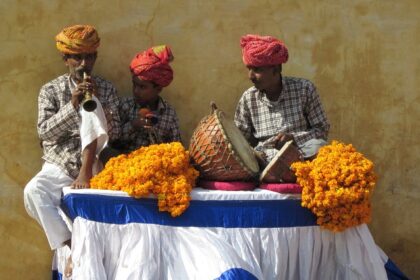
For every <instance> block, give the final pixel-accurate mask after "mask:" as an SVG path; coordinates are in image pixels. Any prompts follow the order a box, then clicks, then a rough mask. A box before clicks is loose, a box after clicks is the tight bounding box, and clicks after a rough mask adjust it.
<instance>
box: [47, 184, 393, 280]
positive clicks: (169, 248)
mask: <svg viewBox="0 0 420 280" xmlns="http://www.w3.org/2000/svg"><path fill="white" fill-rule="evenodd" d="M192 198H193V200H192V201H191V205H190V207H189V208H188V210H187V211H186V212H185V213H184V214H183V215H181V216H180V217H177V218H172V217H170V215H169V214H167V213H166V212H158V208H157V202H156V200H155V199H153V198H148V199H140V200H135V199H133V198H130V197H128V195H127V194H126V193H124V192H113V191H101V190H72V189H65V190H64V199H63V206H64V207H65V208H67V211H66V212H67V214H68V215H69V216H70V218H71V219H72V220H73V237H72V258H73V263H74V269H73V279H98V280H103V279H121V280H123V279H124V280H126V279H200V280H201V279H340V280H341V279H352V280H353V279H388V276H387V272H386V270H385V265H386V264H387V262H388V257H387V256H386V255H385V254H384V253H383V252H382V250H381V249H380V248H378V247H377V246H376V244H375V242H374V240H373V238H372V236H371V234H370V232H369V229H368V228H367V226H366V225H361V226H358V227H354V228H350V229H347V230H346V231H344V232H342V233H332V232H330V231H327V230H322V229H321V228H320V227H319V226H317V225H316V224H315V217H314V216H313V215H312V213H310V211H309V210H307V209H305V208H302V207H300V196H299V195H287V194H286V195H281V194H278V193H274V192H270V191H266V190H260V189H257V190H255V191H252V192H250V191H239V192H226V191H208V190H204V189H200V188H196V189H194V190H193V192H192ZM68 254H69V252H66V250H65V249H63V250H58V251H57V254H56V259H55V262H54V264H53V266H55V267H54V268H53V269H56V270H57V271H58V274H59V275H61V273H62V271H63V270H64V262H65V258H66V255H68ZM62 277H63V276H62ZM63 279H65V278H64V277H63Z"/></svg>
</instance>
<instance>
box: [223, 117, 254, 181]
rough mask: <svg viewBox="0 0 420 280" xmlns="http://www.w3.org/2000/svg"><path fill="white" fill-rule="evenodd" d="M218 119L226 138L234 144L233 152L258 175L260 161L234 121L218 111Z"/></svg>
mask: <svg viewBox="0 0 420 280" xmlns="http://www.w3.org/2000/svg"><path fill="white" fill-rule="evenodd" d="M217 117H218V119H219V121H220V124H221V125H222V131H223V133H224V134H225V136H226V138H227V139H228V140H229V142H230V143H231V144H232V150H233V152H234V153H235V154H236V155H237V156H238V157H239V158H240V159H241V160H242V162H243V163H244V164H245V167H247V168H248V169H249V170H250V171H251V172H252V173H254V174H256V173H258V171H259V170H260V167H259V165H258V161H257V159H256V158H255V155H254V151H253V150H252V148H251V146H250V145H249V143H248V141H246V139H245V137H244V136H243V135H242V132H241V131H240V130H239V128H237V127H236V126H235V124H234V123H233V121H231V120H228V119H226V118H225V116H224V114H223V112H222V111H218V113H217Z"/></svg>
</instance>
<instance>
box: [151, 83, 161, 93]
mask: <svg viewBox="0 0 420 280" xmlns="http://www.w3.org/2000/svg"><path fill="white" fill-rule="evenodd" d="M153 86H154V87H155V89H156V90H157V91H158V92H159V93H160V92H161V91H162V86H160V85H158V84H156V83H155V82H153Z"/></svg>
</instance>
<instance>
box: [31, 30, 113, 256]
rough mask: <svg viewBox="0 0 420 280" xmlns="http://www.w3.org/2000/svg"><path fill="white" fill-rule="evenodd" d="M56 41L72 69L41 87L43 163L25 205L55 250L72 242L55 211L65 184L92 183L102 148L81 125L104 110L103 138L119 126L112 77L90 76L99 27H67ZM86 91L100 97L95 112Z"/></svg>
mask: <svg viewBox="0 0 420 280" xmlns="http://www.w3.org/2000/svg"><path fill="white" fill-rule="evenodd" d="M55 41H56V42H55V43H56V46H57V49H58V50H59V51H60V52H61V54H62V58H63V60H64V63H65V65H66V66H67V67H68V73H66V74H64V75H61V76H59V77H57V78H55V79H53V80H52V81H50V82H48V83H47V84H45V85H44V86H42V88H41V90H40V93H39V97H38V111H39V112H38V126H37V128H38V134H39V138H40V140H41V145H42V148H43V157H42V158H43V160H44V163H43V166H42V170H41V171H40V172H39V173H38V174H37V175H35V177H33V178H32V180H31V181H30V182H29V183H28V184H27V185H26V187H25V190H24V203H25V208H26V210H27V212H28V214H29V215H30V216H32V217H33V218H34V219H35V220H37V221H38V223H39V224H40V225H41V226H42V228H43V229H44V231H45V233H46V236H47V239H48V242H49V245H50V247H51V249H58V248H61V247H63V246H64V245H70V241H71V232H70V231H69V229H68V228H67V225H66V223H65V222H64V220H63V219H62V218H61V216H60V214H59V213H58V210H57V206H58V205H60V199H61V193H62V188H63V187H68V186H71V185H72V186H73V187H75V188H85V187H89V180H90V178H91V177H92V175H93V174H92V173H93V170H92V169H93V163H94V161H95V160H96V158H95V156H96V153H97V151H98V149H100V147H101V145H100V144H99V142H98V141H97V139H98V138H95V137H96V134H95V135H94V133H93V132H92V131H90V133H91V136H92V137H91V140H88V141H84V140H85V139H86V138H84V133H83V129H81V128H82V127H83V126H84V124H86V120H87V119H92V120H93V119H94V117H92V116H94V115H95V116H97V114H99V113H100V114H101V119H100V124H101V128H103V130H101V133H102V134H101V136H104V137H103V138H101V139H109V141H112V140H115V139H116V138H118V136H119V129H120V123H119V117H118V96H117V92H116V89H115V87H114V86H113V85H112V84H111V83H110V82H109V81H106V80H105V79H103V78H101V77H98V76H92V75H91V74H92V70H93V67H94V65H95V62H96V57H97V48H98V47H99V42H100V39H99V36H98V33H97V31H96V30H95V28H94V27H93V26H90V25H74V26H69V27H66V28H64V29H63V30H62V31H61V32H60V33H59V34H58V35H57V36H56V37H55ZM85 76H87V77H85ZM87 92H90V93H92V94H93V97H92V98H93V99H95V100H96V104H97V107H96V109H94V111H93V112H85V111H84V110H83V106H82V100H83V98H84V96H85V95H86V93H87ZM101 105H106V106H103V107H102V106H101ZM104 112H105V113H104ZM85 113H86V114H87V115H88V117H86V118H85V117H84V116H86V114H85ZM105 116H106V117H105ZM95 120H97V119H95ZM95 124H98V123H95ZM98 127H99V126H98ZM95 131H96V130H95ZM101 143H106V140H104V141H101Z"/></svg>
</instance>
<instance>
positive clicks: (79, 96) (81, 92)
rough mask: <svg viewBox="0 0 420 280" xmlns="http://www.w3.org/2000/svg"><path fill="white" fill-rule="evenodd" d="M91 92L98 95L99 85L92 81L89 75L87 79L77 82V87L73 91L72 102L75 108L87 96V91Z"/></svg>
mask: <svg viewBox="0 0 420 280" xmlns="http://www.w3.org/2000/svg"><path fill="white" fill-rule="evenodd" d="M88 91H89V92H91V93H92V94H94V95H96V96H98V95H97V93H96V92H97V87H96V83H95V81H93V80H92V81H91V79H90V77H87V78H86V80H84V81H82V82H80V83H79V84H77V86H76V88H75V89H74V90H73V92H72V93H71V103H72V104H73V106H74V108H76V109H78V108H79V105H80V103H81V102H82V100H83V98H84V97H85V93H86V92H88Z"/></svg>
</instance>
